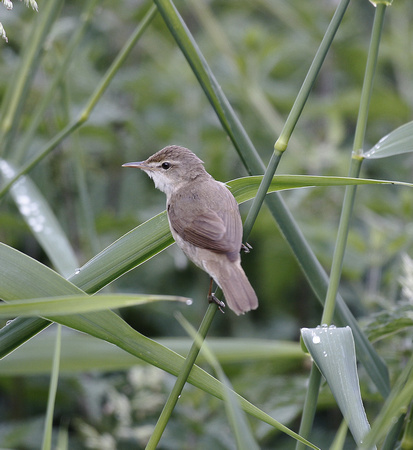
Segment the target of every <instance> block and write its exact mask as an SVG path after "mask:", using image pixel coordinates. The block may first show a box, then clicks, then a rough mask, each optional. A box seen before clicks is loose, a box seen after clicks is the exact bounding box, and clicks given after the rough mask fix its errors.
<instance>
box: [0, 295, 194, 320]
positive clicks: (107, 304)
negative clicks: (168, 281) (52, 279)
mask: <svg viewBox="0 0 413 450" xmlns="http://www.w3.org/2000/svg"><path fill="white" fill-rule="evenodd" d="M158 301H179V302H184V303H187V304H188V303H189V302H191V300H190V299H189V298H186V297H176V296H175V297H174V296H168V295H143V294H141V295H133V294H101V295H75V296H73V295H64V296H59V297H46V298H34V299H33V298H29V299H22V300H14V301H13V302H12V303H9V304H1V305H0V317H1V318H9V317H13V316H23V317H24V316H43V317H47V316H65V315H68V314H83V313H89V312H93V311H103V310H105V309H114V308H126V307H128V306H136V305H143V304H146V303H152V302H158Z"/></svg>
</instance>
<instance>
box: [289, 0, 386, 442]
mask: <svg viewBox="0 0 413 450" xmlns="http://www.w3.org/2000/svg"><path fill="white" fill-rule="evenodd" d="M384 12H385V5H383V4H380V5H378V6H377V8H376V11H375V17H374V23H373V29H372V34H371V40H370V46H369V53H368V57H367V63H366V71H365V75H364V81H363V87H362V91H361V98H360V108H359V114H358V116H357V125H356V132H355V135H354V143H353V154H352V158H351V163H350V169H349V176H351V177H358V176H359V174H360V169H361V164H362V161H363V160H362V158H360V157H359V156H358V153H359V150H361V149H362V147H363V144H364V137H365V131H366V127H367V118H368V109H369V105H370V99H371V93H372V86H373V80H374V73H375V68H376V65H377V58H378V49H379V44H380V37H381V30H382V28H383V20H384ZM355 195H356V186H348V187H347V188H346V192H345V196H344V200H343V206H342V211H341V217H340V223H339V228H338V234H337V241H336V245H335V249H334V254H333V261H332V265H331V273H330V281H329V284H328V289H327V294H326V300H325V303H324V310H323V315H322V318H321V323H322V324H328V325H329V324H331V322H332V320H333V315H334V310H335V305H336V298H337V294H338V287H339V284H340V279H341V272H342V266H343V260H344V254H345V249H346V244H347V238H348V232H349V227H350V219H351V215H352V211H353V206H354V199H355ZM316 373H319V370H318V368H317V367H315V366H314V364H313V367H312V369H311V374H310V386H309V389H308V390H307V395H306V400H305V407H304V410H303V415H302V419H301V425H300V431H299V434H300V435H301V436H303V437H305V438H308V437H309V436H310V432H311V427H312V423H313V420H314V416H315V411H316V408H317V397H318V392H319V388H320V380H321V376H320V375H319V374H318V375H317V374H316ZM317 380H318V382H317ZM302 448H304V447H303V446H302V445H301V444H300V443H297V445H296V450H298V449H302Z"/></svg>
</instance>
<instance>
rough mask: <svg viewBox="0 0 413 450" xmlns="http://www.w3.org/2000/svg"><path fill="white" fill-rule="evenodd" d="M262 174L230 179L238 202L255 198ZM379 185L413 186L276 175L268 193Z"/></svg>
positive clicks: (342, 178)
mask: <svg viewBox="0 0 413 450" xmlns="http://www.w3.org/2000/svg"><path fill="white" fill-rule="evenodd" d="M262 178H263V177H262V176H261V175H260V176H252V177H244V178H237V179H235V180H232V181H229V182H228V183H226V184H227V186H228V187H229V189H230V190H231V192H232V193H233V195H234V196H235V198H236V199H237V201H238V203H243V202H246V201H247V200H250V199H252V198H254V196H255V195H256V193H257V191H258V187H259V185H260V184H261V181H262ZM366 184H370V185H377V184H392V185H393V184H397V185H400V186H407V187H413V184H411V183H404V182H397V181H389V180H372V179H366V178H350V177H326V176H316V175H276V176H275V177H274V178H273V181H272V182H271V185H270V187H269V189H268V194H270V193H271V192H277V191H282V190H287V189H299V188H308V187H327V186H354V185H366Z"/></svg>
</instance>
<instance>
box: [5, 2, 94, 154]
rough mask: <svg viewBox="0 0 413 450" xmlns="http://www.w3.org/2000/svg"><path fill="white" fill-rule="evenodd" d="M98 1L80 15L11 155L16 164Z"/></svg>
mask: <svg viewBox="0 0 413 450" xmlns="http://www.w3.org/2000/svg"><path fill="white" fill-rule="evenodd" d="M99 1H101V0H89V2H88V3H87V4H86V7H85V10H84V11H83V13H82V14H81V15H80V21H81V23H80V26H79V27H78V28H77V30H76V33H75V34H74V35H73V36H72V37H71V39H70V41H69V43H68V45H67V48H66V51H65V54H64V58H63V61H62V63H61V64H60V67H59V69H58V70H57V72H56V74H55V75H54V77H53V80H52V81H51V83H50V87H49V89H48V91H47V92H46V94H45V95H44V96H43V97H42V99H41V101H40V103H39V104H38V105H37V107H36V114H33V116H32V118H31V122H30V125H29V126H28V128H27V131H26V132H25V134H24V137H23V139H22V141H21V143H19V146H18V148H17V149H16V152H15V154H14V155H13V160H14V162H16V163H17V162H19V161H21V160H22V159H23V158H24V155H25V153H26V151H27V148H28V147H29V145H30V144H31V143H32V142H33V135H34V133H35V132H36V130H37V128H38V126H39V123H40V121H41V120H42V118H43V114H44V112H45V111H46V108H47V107H48V106H49V104H50V101H51V100H52V99H53V97H54V95H55V91H56V87H57V86H58V84H59V83H60V82H61V80H62V78H63V76H64V75H66V72H67V68H68V66H69V64H70V63H71V62H72V60H73V59H72V55H73V52H74V51H75V49H76V48H77V47H78V46H79V43H80V42H81V40H82V38H83V35H84V33H85V30H86V28H87V26H88V25H89V23H90V20H91V19H92V17H93V12H94V11H95V8H96V5H97V3H98V2H99Z"/></svg>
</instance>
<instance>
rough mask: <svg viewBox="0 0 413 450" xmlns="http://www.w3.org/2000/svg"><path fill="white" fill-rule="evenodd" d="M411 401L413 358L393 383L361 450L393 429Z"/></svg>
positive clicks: (412, 396)
mask: <svg viewBox="0 0 413 450" xmlns="http://www.w3.org/2000/svg"><path fill="white" fill-rule="evenodd" d="M412 401H413V357H411V358H410V360H409V361H408V362H407V363H406V366H405V367H404V369H403V371H402V372H401V374H400V375H399V376H398V378H397V380H396V382H395V383H394V386H393V388H392V390H391V392H390V395H389V397H388V398H387V399H386V402H385V404H384V406H383V407H382V409H381V410H380V412H379V414H378V416H377V417H376V419H375V421H374V423H373V425H372V427H371V431H370V433H369V434H368V435H367V436H366V437H365V439H364V445H363V446H362V448H363V449H364V448H368V447H370V446H372V445H374V444H376V443H378V442H380V441H381V440H382V439H383V438H384V437H385V436H386V435H387V434H388V433H389V432H390V430H391V429H392V428H393V427H394V425H395V423H396V421H397V419H398V417H399V416H401V415H405V414H406V411H407V410H408V408H409V405H411V402H412ZM406 448H408V447H406Z"/></svg>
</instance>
